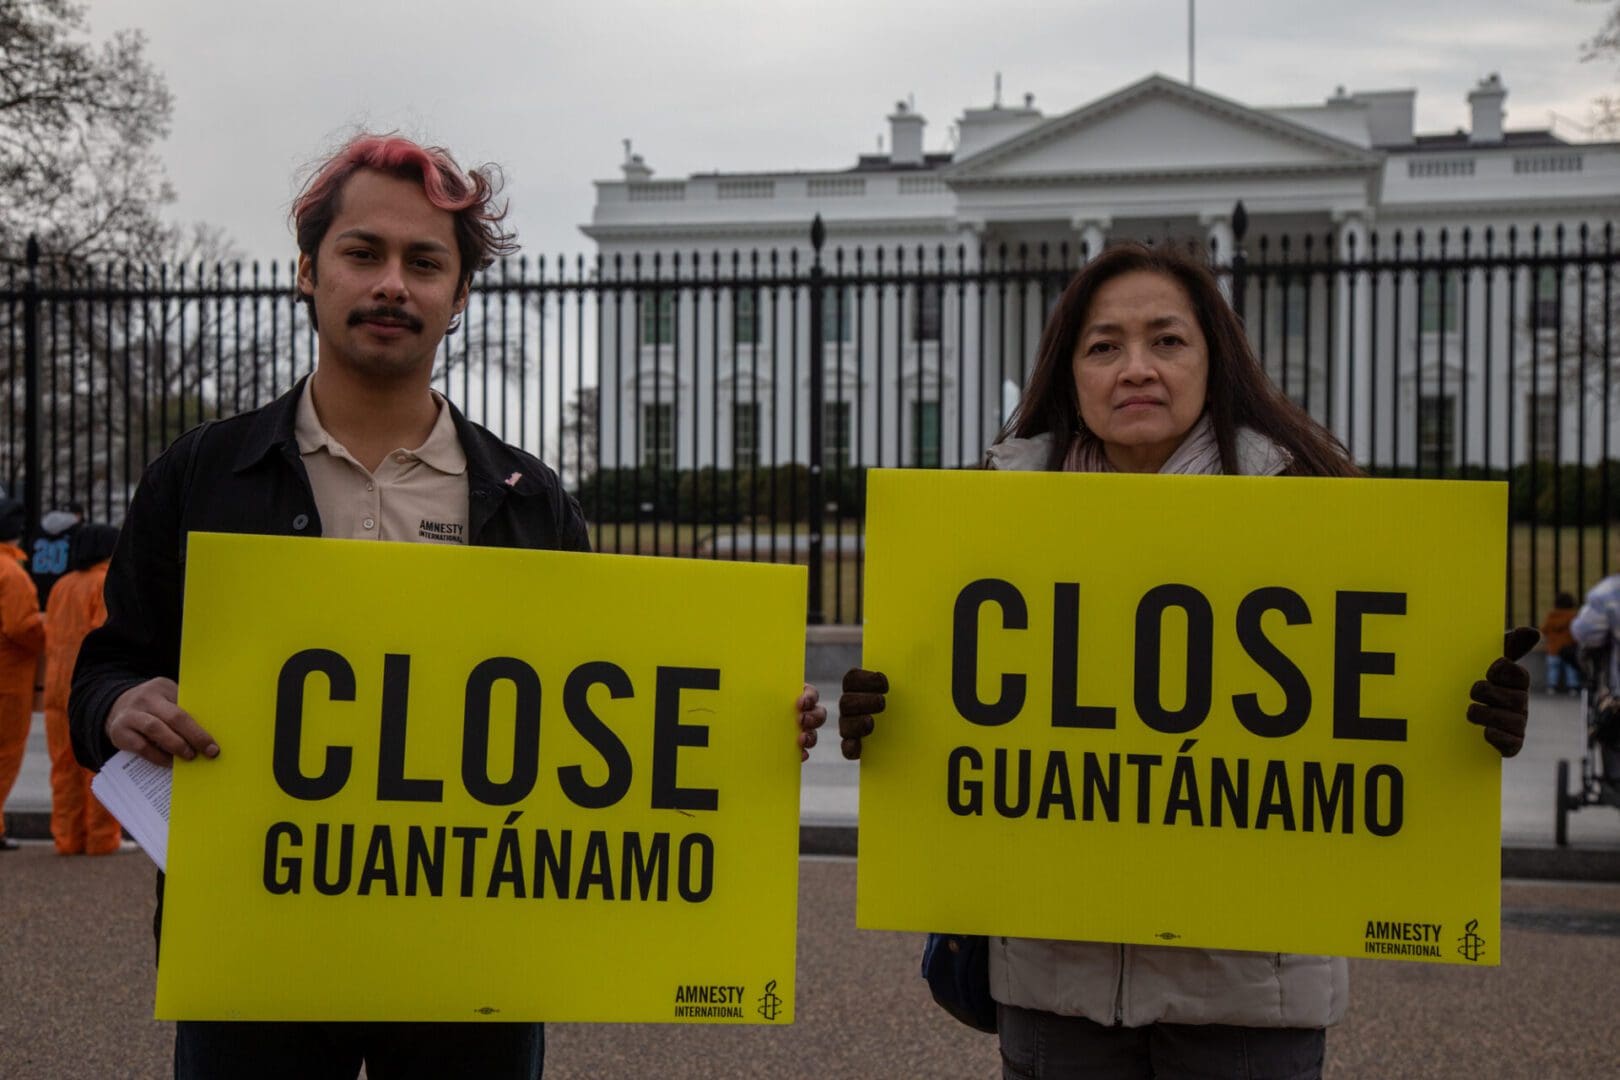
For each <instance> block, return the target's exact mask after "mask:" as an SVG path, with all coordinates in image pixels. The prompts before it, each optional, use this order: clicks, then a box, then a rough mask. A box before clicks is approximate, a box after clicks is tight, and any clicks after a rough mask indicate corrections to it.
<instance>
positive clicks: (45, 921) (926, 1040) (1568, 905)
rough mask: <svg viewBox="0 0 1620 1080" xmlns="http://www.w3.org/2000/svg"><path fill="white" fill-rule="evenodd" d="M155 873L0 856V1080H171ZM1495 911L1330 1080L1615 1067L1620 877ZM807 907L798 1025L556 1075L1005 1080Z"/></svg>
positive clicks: (127, 866) (732, 1034) (656, 1040)
mask: <svg viewBox="0 0 1620 1080" xmlns="http://www.w3.org/2000/svg"><path fill="white" fill-rule="evenodd" d="M152 876H153V871H152V868H151V866H150V865H149V864H148V863H147V861H146V859H145V858H144V857H142V856H141V855H140V854H138V853H134V852H131V853H127V854H123V855H114V856H109V857H105V858H99V859H86V858H75V859H64V858H59V857H57V856H56V855H55V854H53V853H52V851H51V850H50V847H49V845H47V844H44V843H33V844H28V845H26V846H25V847H24V849H23V850H21V851H17V852H12V853H10V854H7V855H0V912H4V913H5V917H4V919H3V920H0V1077H6V1078H8V1080H69V1078H72V1080H79V1078H83V1077H96V1078H100V1077H136V1078H142V1077H162V1076H167V1075H169V1074H170V1042H171V1040H172V1037H173V1036H172V1030H171V1028H170V1026H169V1025H167V1024H160V1023H157V1022H155V1021H153V1020H151V1019H149V1018H150V1016H151V1014H152V993H153V966H152V938H151V928H150V917H151V911H152ZM1503 904H1504V909H1505V910H1504V924H1505V929H1504V940H1503V942H1502V946H1501V947H1502V966H1501V967H1500V968H1495V969H1465V968H1460V967H1449V966H1447V967H1440V966H1430V965H1424V964H1413V963H1404V962H1398V961H1384V962H1375V961H1352V962H1351V968H1352V971H1351V982H1352V986H1353V988H1354V990H1353V994H1352V1005H1351V1010H1350V1015H1349V1018H1348V1019H1347V1020H1346V1022H1345V1023H1344V1024H1342V1025H1341V1026H1339V1027H1338V1028H1336V1029H1335V1030H1334V1031H1333V1033H1332V1034H1331V1035H1330V1036H1329V1038H1328V1068H1327V1076H1328V1077H1329V1080H1348V1078H1353V1077H1354V1078H1359V1077H1376V1078H1384V1077H1402V1078H1405V1077H1412V1078H1425V1077H1441V1078H1445V1077H1459V1078H1467V1080H1478V1078H1485V1077H1489V1078H1492V1080H1496V1078H1501V1080H1514V1078H1517V1077H1524V1078H1535V1080H1544V1078H1549V1077H1554V1078H1568V1077H1611V1076H1613V1075H1615V1061H1616V1055H1615V1051H1614V1050H1613V1031H1614V1023H1615V1017H1614V1004H1615V1000H1616V999H1615V987H1616V978H1617V977H1616V974H1615V973H1616V972H1617V971H1620V885H1612V884H1598V885H1570V884H1563V883H1551V882H1534V883H1519V882H1510V883H1508V884H1506V885H1505V886H1504V888H1503ZM799 905H800V906H799V965H798V966H799V997H798V1002H797V1015H798V1022H797V1023H796V1024H795V1025H794V1026H793V1027H791V1028H788V1029H764V1028H755V1027H747V1028H742V1027H704V1028H696V1027H674V1026H665V1025H586V1024H555V1025H552V1026H551V1028H550V1032H549V1043H550V1045H549V1050H548V1054H547V1058H548V1068H547V1070H546V1076H547V1078H548V1080H573V1078H585V1077H591V1078H612V1077H658V1078H660V1080H684V1078H693V1080H697V1078H704V1080H708V1078H717V1077H772V1078H783V1080H793V1078H799V1077H803V1078H814V1080H835V1078H841V1077H850V1078H855V1077H882V1078H887V1077H978V1078H990V1077H994V1076H997V1075H999V1073H998V1058H997V1053H996V1046H995V1040H994V1039H993V1038H991V1037H989V1036H983V1035H979V1034H978V1033H976V1032H973V1031H970V1030H969V1029H967V1028H965V1027H962V1026H961V1025H959V1024H957V1023H955V1022H954V1021H952V1020H951V1019H949V1018H948V1017H947V1016H946V1015H945V1014H944V1013H942V1012H940V1011H939V1010H938V1009H936V1008H935V1007H934V1006H933V1004H932V1003H931V1002H930V1001H929V1000H928V997H927V991H926V990H925V988H924V986H923V984H922V980H920V979H919V978H917V966H916V965H917V956H918V950H919V945H920V938H919V936H918V935H915V934H892V933H872V932H866V931H860V930H856V929H855V928H854V927H855V918H854V911H855V866H854V863H853V862H852V861H850V860H846V859H822V858H806V859H805V860H803V861H802V862H801V865H800V889H799ZM630 977H633V975H632V974H631V973H626V978H630Z"/></svg>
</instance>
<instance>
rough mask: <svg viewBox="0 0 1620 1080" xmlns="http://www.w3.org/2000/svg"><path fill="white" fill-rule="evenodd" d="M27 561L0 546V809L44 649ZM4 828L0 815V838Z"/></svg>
mask: <svg viewBox="0 0 1620 1080" xmlns="http://www.w3.org/2000/svg"><path fill="white" fill-rule="evenodd" d="M27 561H28V556H26V555H24V554H23V550H22V548H20V547H18V546H17V545H16V544H0V807H4V806H5V802H6V798H7V797H8V796H9V795H10V794H11V785H12V784H14V783H15V782H16V780H17V772H18V770H19V769H21V768H22V761H23V751H24V750H26V749H27V746H28V726H29V724H31V723H32V722H33V718H34V673H35V672H36V671H37V670H38V668H39V653H40V650H41V649H43V648H44V647H45V620H44V619H43V618H41V617H40V614H39V593H38V592H36V591H35V589H34V580H33V579H32V578H30V577H29V576H28V571H26V570H24V569H23V565H22V564H23V563H24V562H27ZM5 829H6V825H5V817H4V815H0V836H4V835H5Z"/></svg>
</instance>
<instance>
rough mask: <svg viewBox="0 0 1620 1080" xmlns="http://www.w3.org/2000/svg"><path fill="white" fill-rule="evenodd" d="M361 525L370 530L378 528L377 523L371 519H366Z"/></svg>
mask: <svg viewBox="0 0 1620 1080" xmlns="http://www.w3.org/2000/svg"><path fill="white" fill-rule="evenodd" d="M360 524H362V525H364V526H365V527H366V528H368V529H373V528H376V526H377V523H376V522H375V521H373V520H372V519H371V518H366V520H364V521H362V522H361V523H360Z"/></svg>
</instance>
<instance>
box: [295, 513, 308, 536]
mask: <svg viewBox="0 0 1620 1080" xmlns="http://www.w3.org/2000/svg"><path fill="white" fill-rule="evenodd" d="M308 524H309V515H308V514H299V515H298V516H297V517H295V518H293V522H292V525H293V528H295V529H297V530H299V531H300V532H302V531H303V529H304V526H306V525H308Z"/></svg>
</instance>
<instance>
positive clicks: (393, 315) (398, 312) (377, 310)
mask: <svg viewBox="0 0 1620 1080" xmlns="http://www.w3.org/2000/svg"><path fill="white" fill-rule="evenodd" d="M372 319H381V320H386V321H388V322H398V323H404V324H405V326H406V327H407V328H408V329H409V330H410V331H411V332H412V333H414V334H420V333H421V332H422V320H421V319H418V318H417V317H416V316H415V315H412V314H411V313H410V312H408V311H406V310H405V309H404V308H397V307H372V308H355V309H354V310H353V311H351V312H349V325H350V326H359V325H360V324H361V323H363V322H369V321H370V320H372Z"/></svg>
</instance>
